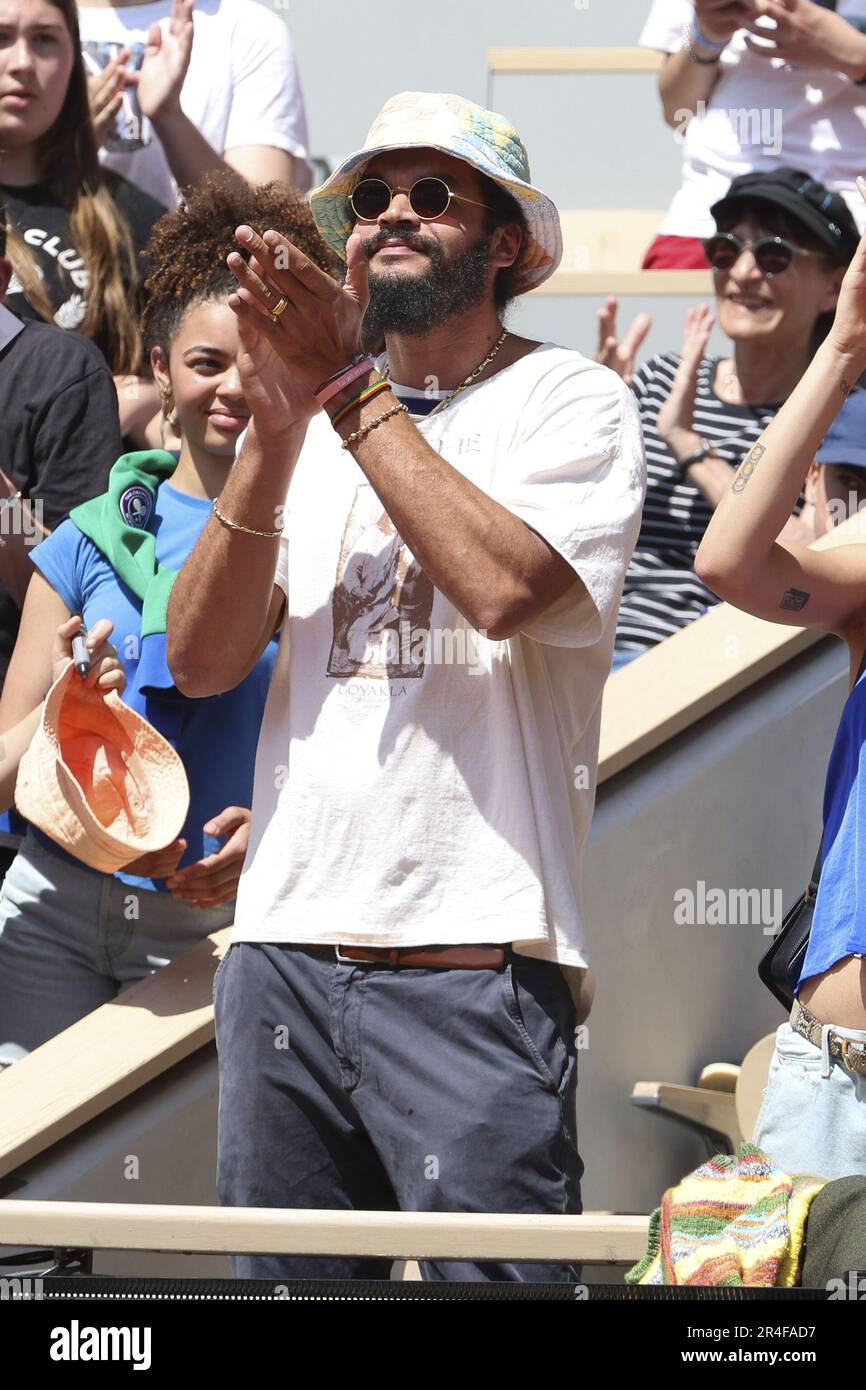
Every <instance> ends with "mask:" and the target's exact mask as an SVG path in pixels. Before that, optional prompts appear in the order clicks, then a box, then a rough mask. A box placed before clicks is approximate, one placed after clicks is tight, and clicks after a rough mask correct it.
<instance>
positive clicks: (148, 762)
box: [15, 662, 189, 873]
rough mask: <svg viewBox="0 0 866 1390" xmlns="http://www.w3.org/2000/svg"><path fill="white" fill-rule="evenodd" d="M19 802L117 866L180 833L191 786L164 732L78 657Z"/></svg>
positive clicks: (50, 702) (62, 684) (106, 868)
mask: <svg viewBox="0 0 866 1390" xmlns="http://www.w3.org/2000/svg"><path fill="white" fill-rule="evenodd" d="M15 805H16V806H17V808H18V810H19V811H20V813H21V815H22V816H24V817H26V819H27V820H29V821H30V822H31V823H32V824H33V825H35V826H37V828H38V829H39V830H41V831H43V832H44V834H46V835H48V836H50V838H51V839H52V840H54V841H55V843H56V844H58V845H60V847H61V849H65V850H66V851H67V852H68V853H69V854H72V855H74V856H75V858H76V859H80V860H81V862H82V863H84V864H87V865H89V866H90V868H91V869H98V870H100V871H101V872H102V873H114V872H115V870H117V869H120V868H123V866H124V865H125V864H128V863H129V862H130V861H131V860H133V859H137V858H138V857H139V855H142V854H149V853H151V852H153V851H154V850H159V849H164V848H165V846H166V845H168V844H170V843H171V842H172V840H175V839H177V837H178V835H179V834H180V831H181V828H182V826H183V824H184V821H185V820H186V817H187V814H188V811H189V784H188V782H187V779H186V772H185V770H184V766H183V763H182V762H181V760H180V758H179V757H178V755H177V753H176V752H175V750H174V749H173V748H172V746H171V744H170V743H168V742H167V740H166V739H164V738H163V736H162V734H160V733H159V732H158V731H157V730H156V729H155V728H154V727H153V725H152V724H149V723H148V721H147V720H146V719H144V718H143V717H142V715H140V714H138V713H137V712H136V711H135V710H133V709H130V707H129V705H125V704H124V703H123V701H122V700H121V698H120V696H119V695H118V694H117V691H116V690H109V691H108V692H107V693H102V692H100V691H99V690H98V689H97V688H96V687H95V686H89V685H86V684H85V683H84V681H83V680H82V679H81V677H80V676H79V674H78V672H77V671H76V670H75V668H74V666H73V665H72V663H71V662H70V663H69V665H68V666H67V667H66V669H65V670H64V671H63V674H62V675H61V676H59V677H58V679H57V680H56V681H55V682H54V684H53V685H52V687H51V689H50V690H49V692H48V694H47V696H46V697H45V704H44V706H43V710H42V718H41V719H40V721H39V725H38V727H37V729H36V732H35V734H34V735H33V738H32V740H31V742H30V746H29V747H28V749H27V751H26V753H25V754H24V756H23V757H22V759H21V762H20V764H19V768H18V777H17V780H16V784H15Z"/></svg>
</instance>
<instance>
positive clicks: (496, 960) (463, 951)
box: [304, 941, 505, 970]
mask: <svg viewBox="0 0 866 1390" xmlns="http://www.w3.org/2000/svg"><path fill="white" fill-rule="evenodd" d="M304 944H305V945H306V946H307V947H309V949H310V950H311V951H319V952H321V953H322V954H323V955H326V956H330V957H331V959H332V960H334V959H336V960H338V961H353V962H354V961H361V962H366V963H367V964H370V965H390V966H402V965H405V966H410V965H415V966H427V967H432V968H433V969H434V970H502V969H504V967H505V948H504V947H503V946H344V945H343V943H342V942H341V943H340V945H339V946H334V945H326V944H325V943H322V944H319V943H318V942H310V941H308V942H305V943H304Z"/></svg>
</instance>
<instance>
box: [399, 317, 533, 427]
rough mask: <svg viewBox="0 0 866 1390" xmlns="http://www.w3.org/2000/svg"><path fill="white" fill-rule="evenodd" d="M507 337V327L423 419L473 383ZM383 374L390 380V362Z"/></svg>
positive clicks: (442, 407)
mask: <svg viewBox="0 0 866 1390" xmlns="http://www.w3.org/2000/svg"><path fill="white" fill-rule="evenodd" d="M507 337H508V329H507V328H503V330H502V332H501V334H500V335H499V337H498V339H497V340H496V342H495V343H494V344H493V347H492V348H491V349H490V351H489V352H488V354H487V356H486V357H485V359H484V361H483V362H479V363H478V366H477V367H476V368H475V370H474V371H472V372H470V373H469V375H468V377H467V378H466V380H465V381H461V383H460V385H459V386H455V388H454V390H453V391H452V392H451V394H450V395H449V396H446V397H445V399H444V400H443V401H440V402H439V404H438V405H434V407H433V409H432V410H428V412H427V415H426V416H425V419H427V420H429V419H430V416H431V415H436V414H437V412H438V411H440V410H444V409H445V407H446V405H450V404H451V402H452V401H453V399H454V397H455V396H457V395H459V394H460V392H461V391H465V390H466V387H467V386H471V385H472V383H473V381H474V380H475V378H476V377H478V376H480V375H481V373H482V372H483V371H484V368H485V367H489V365H490V363H491V362H492V361H493V359H494V357H495V356H496V354H497V352H498V351H499V349H500V348H501V347H502V344H503V343H504V342H505V339H506V338H507ZM383 376H384V377H385V380H386V381H390V380H391V366H390V363H386V364H385V370H384V372H383Z"/></svg>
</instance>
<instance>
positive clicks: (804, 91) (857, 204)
mask: <svg viewBox="0 0 866 1390" xmlns="http://www.w3.org/2000/svg"><path fill="white" fill-rule="evenodd" d="M825 7H826V8H832V9H835V10H836V12H837V14H839V15H840V16H841V17H842V18H843V19H846V20H848V21H849V23H852V24H853V25H854V26H855V27H856V28H858V29H860V30H863V29H864V28H866V0H835V3H833V4H830V5H826V6H825ZM693 17H694V6H693V5H692V4H691V3H690V0H654V3H653V6H652V9H651V10H650V13H649V16H648V18H647V21H646V24H645V25H644V28H643V31H642V33H641V36H640V44H641V46H642V47H643V48H654V49H660V50H661V51H662V52H664V53H675V52H676V50H677V49H678V48H680V47H681V46H682V42H683V29H684V28H685V27H686V26H687V25H688V24H689V23H690V22H691V20H692V18H693ZM748 32H749V31H747V30H745V29H739V30H738V31H737V32H736V33H735V34H734V36H733V38H732V39H731V41H730V43H729V44H728V45H727V47H726V48H725V50H724V52H723V53H722V56H721V68H720V73H719V79H718V82H717V83H716V86H715V87H714V89H713V92H712V96H711V97H710V100H709V102H708V103H707V104H706V106H705V109H704V110H703V111H698V112H697V114H695V115H694V116H692V118H691V119H690V120H688V125H686V120H687V113H685V112H684V113H683V121H682V123H681V125H680V126H679V131H680V133H682V131H683V130H684V131H685V134H684V136H683V135H682V134H681V138H682V139H683V181H682V185H681V187H680V189H679V191H678V192H677V193H676V195H675V196H674V200H673V202H672V203H671V205H670V208H669V209H668V214H667V217H666V218H665V220H664V222H663V223H662V225H661V227H660V228H659V232H660V234H661V235H664V236H688V237H707V236H712V234H713V231H714V230H715V224H714V222H713V219H712V217H711V216H710V208H711V207H712V205H713V203H715V202H716V201H717V200H718V199H719V198H723V197H724V195H725V193H726V192H727V190H728V185H729V184H730V181H731V179H734V178H737V177H738V176H739V175H740V174H748V173H751V172H752V171H753V170H761V169H777V168H779V167H780V166H781V165H783V164H787V165H789V166H791V167H792V168H794V169H805V171H806V172H807V173H808V174H811V176H812V177H813V178H815V179H820V181H821V182H822V183H825V184H826V185H827V187H828V188H829V189H831V190H832V191H833V192H834V193H841V194H842V196H843V197H844V199H845V201H846V203H847V204H848V206H849V207H850V209H851V212H852V213H853V215H854V219H855V221H856V222H857V225H858V226H859V228H860V230H861V232H862V231H863V229H864V228H866V203H864V202H863V199H862V198H861V197H860V194H859V193H858V191H857V185H856V183H855V179H856V176H857V175H858V174H862V172H863V162H864V160H863V152H864V150H866V86H857V85H856V84H855V83H853V82H852V81H851V79H850V78H849V77H846V76H845V75H844V74H843V73H841V72H831V71H830V70H829V69H824V68H821V69H819V68H805V67H799V66H794V65H793V64H791V63H787V62H784V61H783V60H782V59H781V58H764V57H762V56H760V55H759V54H756V53H752V52H751V51H750V50H749V49H748V48H747V47H746V35H747V33H748ZM767 34H768V36H772V26H768V28H767Z"/></svg>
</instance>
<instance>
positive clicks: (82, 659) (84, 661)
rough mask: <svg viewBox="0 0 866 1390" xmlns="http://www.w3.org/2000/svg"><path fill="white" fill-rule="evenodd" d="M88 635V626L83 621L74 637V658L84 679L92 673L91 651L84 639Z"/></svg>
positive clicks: (76, 667)
mask: <svg viewBox="0 0 866 1390" xmlns="http://www.w3.org/2000/svg"><path fill="white" fill-rule="evenodd" d="M86 636H87V628H86V627H85V626H84V624H83V623H82V624H81V627H80V628H79V630H78V632H77V633H76V635H75V636H74V637H73V639H72V660H73V662H74V663H75V669H76V671H77V672H78V674H79V676H80V677H81V679H82V680H86V679H87V677H88V675H89V674H90V652H89V651H88V650H87V648H86V646H85V645H84V639H85V637H86Z"/></svg>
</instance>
